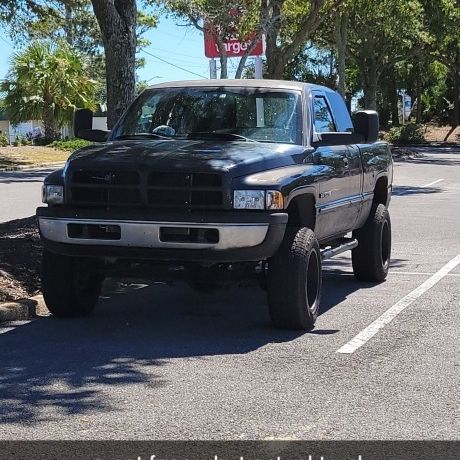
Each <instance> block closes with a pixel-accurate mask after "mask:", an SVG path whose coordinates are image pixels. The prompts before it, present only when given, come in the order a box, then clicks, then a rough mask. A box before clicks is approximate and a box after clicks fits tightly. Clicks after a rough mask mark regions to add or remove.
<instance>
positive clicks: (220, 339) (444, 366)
mask: <svg viewBox="0 0 460 460" xmlns="http://www.w3.org/2000/svg"><path fill="white" fill-rule="evenodd" d="M458 177H460V154H458V153H452V152H441V153H436V154H432V155H431V154H427V156H426V157H425V158H424V161H423V162H422V161H414V162H412V161H410V162H402V163H396V164H395V197H394V198H393V200H392V203H391V206H390V213H391V216H392V224H393V263H392V268H391V272H390V274H389V276H388V279H387V281H386V282H385V283H382V284H379V285H373V284H370V283H362V282H358V281H356V280H355V279H354V278H353V276H352V273H351V266H350V259H349V256H342V257H338V258H337V259H333V260H331V261H328V262H327V263H326V264H325V267H324V284H323V300H322V313H321V315H320V317H319V318H318V321H317V325H316V327H315V329H314V330H313V331H312V332H310V333H305V334H302V333H296V332H286V331H277V330H275V329H272V328H271V327H270V325H269V320H268V314H267V310H266V306H265V294H264V293H263V292H262V291H261V290H259V289H258V288H257V287H254V286H252V287H239V288H233V289H227V290H224V291H221V292H218V293H216V294H213V295H209V296H199V295H198V294H196V293H195V292H193V291H192V290H190V289H189V288H188V287H187V286H184V285H180V284H179V285H175V286H167V285H164V284H153V285H149V286H145V285H138V286H131V287H128V288H126V289H125V291H121V290H118V291H116V292H114V291H111V290H106V291H105V296H104V297H103V298H102V299H101V301H100V304H99V305H98V308H97V310H96V312H95V314H94V315H93V316H92V317H90V318H85V319H78V320H73V321H67V320H57V319H54V318H52V317H45V318H40V319H36V320H34V321H32V322H29V323H26V324H24V323H22V324H19V325H17V326H16V325H10V326H9V329H8V330H7V331H6V330H5V328H4V329H0V349H1V350H3V355H2V358H1V359H0V398H1V402H0V439H165V438H167V439H191V438H193V439H458V433H459V429H460V423H459V416H458V410H459V402H460V400H459V393H458V389H457V387H458V382H459V370H460V353H459V347H458V329H459V325H460V309H459V301H460V270H459V266H460V265H456V266H455V263H456V262H455V261H456V260H457V259H456V258H458V255H459V254H460V215H459V213H458V209H459V208H458V203H459V202H460V183H459V181H458ZM441 179H442V180H441ZM436 181H437V182H436ZM452 261H454V262H452ZM449 263H450V265H448V268H449V270H447V269H446V268H443V267H446V265H447V264H449ZM440 270H441V271H440ZM437 273H438V275H436V279H435V280H434V281H436V283H431V284H432V285H431V286H429V288H428V289H426V290H423V292H422V293H421V294H420V295H419V296H413V298H412V297H411V298H409V300H410V302H409V304H408V305H407V306H406V307H405V308H404V309H402V310H401V311H399V312H398V314H397V315H396V316H394V317H393V318H392V320H391V321H389V322H388V323H385V324H384V325H383V327H382V328H380V329H379V330H378V331H377V332H376V334H375V335H373V336H372V337H371V338H370V339H369V340H368V341H366V342H365V343H364V344H362V346H360V347H358V348H357V349H356V350H354V351H353V352H352V353H339V352H338V351H339V350H340V349H341V348H342V347H343V346H344V345H346V344H347V343H349V342H350V341H352V340H353V338H354V337H356V336H357V335H358V334H360V333H361V332H362V331H365V330H366V329H367V328H368V327H369V325H371V324H373V322H375V321H376V320H377V319H378V318H380V317H382V315H385V314H386V312H388V311H389V310H391V309H392V308H393V307H394V306H395V305H398V303H399V302H401V301H402V300H403V299H405V298H407V296H408V295H412V294H411V293H413V292H419V290H420V286H424V285H425V286H426V283H427V280H430V279H432V278H433V276H434V275H435V274H437ZM439 273H440V274H439ZM424 283H425V284H424ZM391 311H394V310H391ZM5 350H7V352H6V353H5Z"/></svg>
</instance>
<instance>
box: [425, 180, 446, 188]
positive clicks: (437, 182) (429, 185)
mask: <svg viewBox="0 0 460 460" xmlns="http://www.w3.org/2000/svg"><path fill="white" fill-rule="evenodd" d="M443 180H444V179H438V180H435V181H434V182H430V183H429V184H426V185H422V188H426V187H431V186H432V185H435V184H439V182H442V181H443Z"/></svg>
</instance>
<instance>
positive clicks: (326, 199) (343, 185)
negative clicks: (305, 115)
mask: <svg viewBox="0 0 460 460" xmlns="http://www.w3.org/2000/svg"><path fill="white" fill-rule="evenodd" d="M313 95H314V98H313V121H314V127H313V128H314V132H316V133H318V134H321V133H326V132H328V133H331V132H337V127H336V122H335V120H334V117H333V115H332V111H331V109H330V105H329V103H328V101H327V99H326V96H325V94H324V93H322V92H319V91H314V92H313ZM313 161H314V163H315V164H316V165H318V166H324V170H323V174H322V175H321V177H320V178H319V194H318V202H317V203H316V205H317V207H318V216H317V233H318V237H319V238H320V239H324V238H326V237H330V236H333V235H337V234H341V233H343V232H345V231H347V230H348V229H349V228H350V221H351V218H350V215H349V211H350V209H349V207H350V200H349V183H348V181H349V165H350V159H349V154H348V147H347V146H346V145H339V146H321V147H318V148H317V149H316V151H315V153H314V156H313Z"/></svg>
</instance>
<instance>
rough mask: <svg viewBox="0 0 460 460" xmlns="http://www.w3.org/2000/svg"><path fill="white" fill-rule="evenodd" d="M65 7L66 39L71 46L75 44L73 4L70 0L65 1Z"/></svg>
mask: <svg viewBox="0 0 460 460" xmlns="http://www.w3.org/2000/svg"><path fill="white" fill-rule="evenodd" d="M64 9H65V24H64V31H65V39H66V42H67V43H68V45H69V46H73V24H72V21H73V15H72V5H71V2H70V1H66V2H65V3H64Z"/></svg>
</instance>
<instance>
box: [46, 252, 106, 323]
mask: <svg viewBox="0 0 460 460" xmlns="http://www.w3.org/2000/svg"><path fill="white" fill-rule="evenodd" d="M103 279H104V277H103V275H101V274H100V273H97V272H96V271H95V265H94V263H92V262H91V260H89V259H82V258H78V257H68V256H62V255H58V254H54V253H52V252H49V251H44V252H43V258H42V292H43V298H44V300H45V303H46V306H47V307H48V310H49V311H50V312H51V313H52V314H53V315H54V316H57V317H59V318H77V317H81V316H86V315H88V314H90V313H91V312H92V311H93V309H94V307H95V306H96V303H97V301H98V298H99V294H100V292H101V286H102V281H103Z"/></svg>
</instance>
